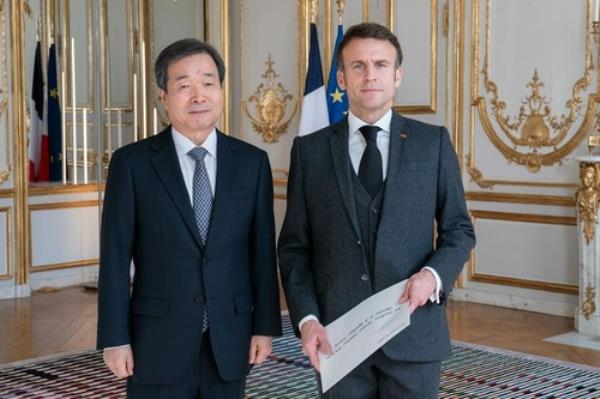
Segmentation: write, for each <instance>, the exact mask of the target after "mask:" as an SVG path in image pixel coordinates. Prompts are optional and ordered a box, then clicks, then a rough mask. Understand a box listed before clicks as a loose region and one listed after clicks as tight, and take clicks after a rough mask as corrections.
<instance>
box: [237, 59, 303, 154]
mask: <svg viewBox="0 0 600 399" xmlns="http://www.w3.org/2000/svg"><path fill="white" fill-rule="evenodd" d="M274 63H275V62H273V61H272V60H271V54H269V59H268V60H267V61H266V62H265V64H266V66H267V70H266V71H265V73H264V74H263V75H261V76H262V77H263V79H264V80H265V82H263V83H261V84H259V85H258V87H257V88H256V91H255V92H254V94H253V95H251V96H250V97H248V101H243V105H244V110H245V111H246V114H247V115H248V117H249V118H250V121H251V123H252V127H253V128H254V130H255V131H256V133H258V134H259V135H260V136H261V137H262V139H263V141H264V142H265V143H276V142H277V141H278V140H279V137H280V136H281V135H282V134H284V133H285V132H286V131H287V129H288V126H289V124H290V121H291V120H292V118H293V117H294V115H295V114H296V110H297V108H298V102H297V101H296V104H295V105H294V107H293V110H292V113H291V115H290V117H289V118H287V120H286V121H285V122H283V119H284V116H285V114H286V111H287V108H288V105H289V102H290V101H291V100H292V99H293V96H292V95H291V94H289V93H288V92H287V90H286V89H285V88H284V87H283V85H282V84H281V83H280V82H276V78H278V77H279V75H278V74H277V73H275V70H274V69H273V64H274ZM248 102H251V103H253V104H254V110H255V113H256V116H252V114H251V113H250V111H249V110H248Z"/></svg>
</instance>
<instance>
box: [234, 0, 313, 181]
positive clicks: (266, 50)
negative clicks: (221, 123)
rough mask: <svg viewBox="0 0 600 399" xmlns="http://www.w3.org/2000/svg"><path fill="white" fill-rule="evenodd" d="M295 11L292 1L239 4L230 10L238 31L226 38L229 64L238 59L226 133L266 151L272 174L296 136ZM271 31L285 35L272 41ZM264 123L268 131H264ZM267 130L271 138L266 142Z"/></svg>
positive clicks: (244, 0)
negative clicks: (230, 124) (230, 46)
mask: <svg viewBox="0 0 600 399" xmlns="http://www.w3.org/2000/svg"><path fill="white" fill-rule="evenodd" d="M298 10H299V7H298V4H296V3H294V2H281V1H276V0H268V1H263V2H262V6H261V7H253V6H252V1H249V0H240V1H239V6H238V7H236V9H235V11H232V15H233V17H234V19H233V20H234V21H239V27H240V29H239V30H237V31H236V34H235V35H234V38H232V43H234V46H235V47H234V48H233V49H234V53H238V55H237V56H236V58H234V60H238V59H239V62H233V63H232V68H231V70H232V74H233V75H234V76H232V81H233V82H236V86H237V87H236V90H235V91H234V93H235V96H236V97H235V100H234V101H235V104H236V108H238V106H239V108H238V109H237V110H235V111H234V115H235V117H234V124H233V126H234V129H233V131H232V132H231V133H232V134H234V135H236V136H238V137H241V138H242V139H243V140H245V141H248V142H250V143H252V144H254V145H256V146H258V147H260V148H263V149H264V150H265V151H267V152H268V153H269V159H270V161H271V167H272V168H273V169H274V170H278V169H284V170H285V169H287V167H288V159H289V149H290V147H291V144H292V140H293V139H294V137H295V136H296V133H297V126H298V115H299V113H298V112H296V110H297V109H298V106H299V104H298V102H299V101H300V100H301V98H302V94H301V92H299V91H298V90H299V88H298V65H299V64H298V54H299V52H298V45H299V41H298V39H297V37H298V36H297V35H298V33H299V32H300V31H299V28H298V26H299V23H298V19H297V12H298ZM234 26H236V27H237V26H238V23H234ZM274 32H286V34H280V35H278V37H277V40H273V35H274ZM320 33H321V34H322V33H323V32H320ZM237 57H239V58H237ZM269 120H271V125H272V127H273V128H272V129H268V125H269V122H268V121H269ZM261 131H262V133H261ZM268 131H270V132H272V133H275V136H274V137H273V135H271V136H270V137H269V134H268ZM275 174H277V173H275Z"/></svg>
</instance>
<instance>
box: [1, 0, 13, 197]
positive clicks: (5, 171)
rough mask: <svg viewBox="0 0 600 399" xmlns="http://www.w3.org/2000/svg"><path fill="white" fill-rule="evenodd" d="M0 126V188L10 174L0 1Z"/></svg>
mask: <svg viewBox="0 0 600 399" xmlns="http://www.w3.org/2000/svg"><path fill="white" fill-rule="evenodd" d="M0 49H2V50H1V51H0V68H1V69H2V70H1V72H2V73H1V75H0V84H1V87H0V122H3V123H0V125H2V126H4V131H3V132H2V131H0V139H2V138H3V139H4V156H5V158H4V160H5V165H6V166H4V167H3V169H1V170H0V186H1V185H2V184H4V183H6V181H7V180H8V179H9V178H10V175H11V173H12V165H11V163H10V151H9V147H10V140H9V134H10V133H9V129H8V118H7V113H6V111H7V110H8V96H7V95H8V91H7V90H8V72H7V69H8V62H7V57H6V55H7V53H8V46H7V41H6V13H5V8H4V0H0Z"/></svg>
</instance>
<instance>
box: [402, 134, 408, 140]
mask: <svg viewBox="0 0 600 399" xmlns="http://www.w3.org/2000/svg"><path fill="white" fill-rule="evenodd" d="M406 137H408V136H407V135H406V133H400V138H401V139H405V138H406Z"/></svg>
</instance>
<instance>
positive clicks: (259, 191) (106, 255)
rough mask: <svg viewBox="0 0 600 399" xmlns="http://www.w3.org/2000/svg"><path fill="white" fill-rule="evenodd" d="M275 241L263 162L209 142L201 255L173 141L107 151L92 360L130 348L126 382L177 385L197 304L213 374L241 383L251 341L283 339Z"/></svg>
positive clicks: (246, 148)
mask: <svg viewBox="0 0 600 399" xmlns="http://www.w3.org/2000/svg"><path fill="white" fill-rule="evenodd" d="M274 241H275V236H274V221H273V187H272V179H271V170H270V166H269V160H268V157H267V154H266V153H265V152H264V151H261V150H259V149H257V148H255V147H253V146H251V145H249V144H246V143H244V142H242V141H240V140H237V139H234V138H231V137H228V136H226V135H224V134H222V133H220V132H217V178H216V188H215V199H214V202H213V209H212V216H211V222H210V229H209V232H208V237H207V242H206V247H205V248H204V249H202V246H201V243H200V236H199V233H198V229H197V227H196V223H195V219H194V214H193V210H192V205H191V203H190V199H189V195H188V192H187V191H186V188H185V184H184V181H183V175H182V173H181V168H180V166H179V161H178V159H177V154H176V152H175V145H174V142H173V139H172V135H171V129H170V128H167V129H165V130H164V131H163V132H161V133H160V134H158V135H156V136H153V137H150V138H148V139H146V140H142V141H140V142H137V143H134V144H131V145H127V146H125V147H123V148H121V149H119V150H117V151H115V153H114V154H113V156H112V159H111V162H110V167H109V174H108V180H107V184H106V193H105V196H104V208H103V212H102V231H101V249H100V252H101V253H100V281H99V307H98V348H104V347H110V346H117V345H123V344H131V346H132V349H133V353H134V361H135V370H134V375H133V378H134V380H136V381H139V382H142V383H154V384H156V383H174V382H178V381H180V380H182V379H183V377H184V376H185V374H186V372H187V371H188V370H189V369H190V368H191V367H192V366H193V363H194V361H195V360H196V359H197V357H198V353H199V351H200V342H201V335H202V331H201V326H202V307H203V306H204V305H205V304H206V306H207V307H208V314H209V320H210V324H209V331H210V343H211V345H212V349H213V352H214V356H215V359H216V363H217V367H218V370H219V373H220V375H221V377H222V378H223V379H225V380H233V379H238V378H240V377H242V376H243V375H245V374H246V373H247V372H248V370H249V365H248V353H249V343H250V337H251V335H270V336H275V335H280V334H281V320H280V311H279V296H278V285H277V273H276V260H275V248H274ZM132 261H133V263H134V266H135V276H134V280H133V290H132V292H131V294H130V285H129V284H130V278H129V274H130V264H131V262H132Z"/></svg>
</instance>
